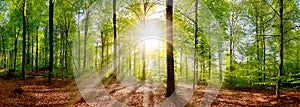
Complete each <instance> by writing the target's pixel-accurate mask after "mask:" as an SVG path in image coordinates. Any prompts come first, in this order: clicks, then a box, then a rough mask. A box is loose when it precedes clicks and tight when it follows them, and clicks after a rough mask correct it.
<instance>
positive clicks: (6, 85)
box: [0, 78, 300, 107]
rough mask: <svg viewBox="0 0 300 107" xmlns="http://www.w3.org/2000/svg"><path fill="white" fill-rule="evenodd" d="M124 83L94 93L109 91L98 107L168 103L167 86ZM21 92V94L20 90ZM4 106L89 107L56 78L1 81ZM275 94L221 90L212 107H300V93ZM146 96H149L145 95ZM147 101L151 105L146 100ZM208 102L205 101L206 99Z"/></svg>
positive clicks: (196, 99)
mask: <svg viewBox="0 0 300 107" xmlns="http://www.w3.org/2000/svg"><path fill="white" fill-rule="evenodd" d="M128 87H130V86H126V87H123V86H122V85H120V84H108V85H105V87H104V88H105V89H104V88H97V89H93V90H94V91H103V92H108V93H109V95H102V96H99V97H98V98H97V99H95V101H94V103H93V104H94V105H95V106H101V107H107V106H113V105H114V100H113V99H116V100H118V101H120V102H123V103H125V104H127V105H130V106H143V105H147V106H153V105H155V104H158V103H160V102H162V101H164V100H165V97H164V89H165V85H160V86H159V87H158V88H156V89H155V90H154V91H148V92H147V94H145V93H144V92H143V91H141V90H144V89H145V88H147V87H142V86H139V85H137V87H135V88H133V89H134V90H132V88H128ZM205 89H206V87H204V86H198V88H197V90H196V92H195V93H194V95H193V97H192V99H191V100H190V101H189V103H188V104H187V105H186V106H188V107H193V106H196V105H200V103H201V101H202V96H203V94H204V92H205ZM20 90H21V91H20ZM0 93H1V94H0V106H56V107H57V106H74V107H88V105H87V104H86V102H85V101H84V99H83V98H82V97H81V95H80V94H79V91H78V89H77V86H76V82H75V81H74V80H72V79H65V80H61V79H55V80H54V82H53V84H49V83H47V79H43V78H34V79H28V80H26V81H25V82H24V81H23V80H20V79H11V80H3V79H2V78H0ZM274 94H275V93H274V91H272V90H261V89H251V90H250V89H249V90H243V91H237V90H225V89H223V90H221V91H220V93H219V94H218V96H217V98H216V99H215V100H214V102H213V103H212V106H215V107H219V106H232V107H236V106H281V107H282V106H287V107H291V106H296V107H297V106H298V107H299V106H300V90H294V91H283V92H282V98H281V99H274ZM145 95H146V96H145ZM146 100H147V104H145V102H144V101H146ZM204 100H205V99H204Z"/></svg>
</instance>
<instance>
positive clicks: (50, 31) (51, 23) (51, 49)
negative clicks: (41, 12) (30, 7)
mask: <svg viewBox="0 0 300 107" xmlns="http://www.w3.org/2000/svg"><path fill="white" fill-rule="evenodd" d="M53 12H54V2H53V0H49V29H50V30H49V45H50V61H49V62H50V64H49V74H48V82H52V72H53Z"/></svg>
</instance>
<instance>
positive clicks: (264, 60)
mask: <svg viewBox="0 0 300 107" xmlns="http://www.w3.org/2000/svg"><path fill="white" fill-rule="evenodd" d="M264 33H265V31H264V30H263V34H264ZM263 48H264V49H263V81H265V80H266V73H265V72H266V37H265V36H263Z"/></svg>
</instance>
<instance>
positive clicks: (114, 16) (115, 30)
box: [113, 0, 118, 77]
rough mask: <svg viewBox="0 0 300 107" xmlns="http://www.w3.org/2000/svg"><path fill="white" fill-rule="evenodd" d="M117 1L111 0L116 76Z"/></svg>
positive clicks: (115, 69)
mask: <svg viewBox="0 0 300 107" xmlns="http://www.w3.org/2000/svg"><path fill="white" fill-rule="evenodd" d="M116 4H117V1H116V0H113V29H114V61H113V62H114V67H113V69H114V77H116V76H117V72H118V71H117V26H116V22H117V19H116V18H117V13H116V11H117V7H116Z"/></svg>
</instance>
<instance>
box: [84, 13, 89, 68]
mask: <svg viewBox="0 0 300 107" xmlns="http://www.w3.org/2000/svg"><path fill="white" fill-rule="evenodd" d="M89 16H90V10H89V9H87V11H86V19H85V31H84V50H83V51H84V54H83V69H85V67H86V41H87V40H86V39H87V35H88V32H89Z"/></svg>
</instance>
